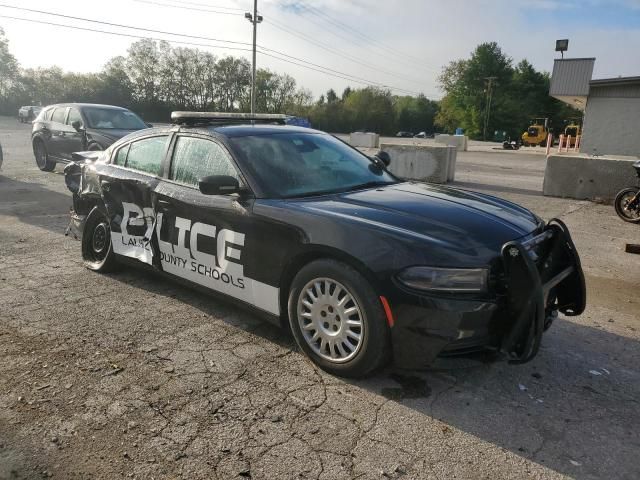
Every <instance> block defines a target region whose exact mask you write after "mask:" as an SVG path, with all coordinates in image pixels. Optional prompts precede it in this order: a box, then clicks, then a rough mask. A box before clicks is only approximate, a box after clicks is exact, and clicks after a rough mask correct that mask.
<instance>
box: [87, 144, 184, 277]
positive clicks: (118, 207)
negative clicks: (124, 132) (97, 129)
mask: <svg viewBox="0 0 640 480" xmlns="http://www.w3.org/2000/svg"><path fill="white" fill-rule="evenodd" d="M170 139H171V135H170V134H156V135H152V136H148V137H144V138H140V139H136V140H133V141H131V142H129V143H127V144H124V145H123V146H121V147H119V148H118V149H117V150H115V151H114V152H113V154H112V157H111V164H110V165H108V166H107V167H105V168H104V169H103V171H102V172H101V174H100V183H101V189H102V197H103V199H104V202H105V205H106V208H107V212H108V215H109V219H110V222H111V242H112V245H113V251H114V252H115V253H116V254H118V255H123V256H125V257H130V258H135V259H137V260H139V261H141V262H143V263H146V264H149V265H154V264H157V263H154V260H155V259H156V258H157V252H155V251H154V248H153V243H152V242H151V239H152V236H153V232H154V228H155V211H154V198H153V196H154V191H155V189H156V187H157V186H158V184H159V183H160V181H161V177H162V174H163V164H164V159H165V156H166V153H167V148H168V145H169V143H170ZM158 261H159V260H158Z"/></svg>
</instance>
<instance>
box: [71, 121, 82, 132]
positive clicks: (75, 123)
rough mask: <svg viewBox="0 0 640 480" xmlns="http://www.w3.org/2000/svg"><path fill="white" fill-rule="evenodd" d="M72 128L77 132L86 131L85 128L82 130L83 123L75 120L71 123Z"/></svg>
mask: <svg viewBox="0 0 640 480" xmlns="http://www.w3.org/2000/svg"><path fill="white" fill-rule="evenodd" d="M71 126H72V127H73V128H74V130H75V131H76V132H81V131H82V130H84V128H82V122H81V121H80V120H74V121H73V122H71Z"/></svg>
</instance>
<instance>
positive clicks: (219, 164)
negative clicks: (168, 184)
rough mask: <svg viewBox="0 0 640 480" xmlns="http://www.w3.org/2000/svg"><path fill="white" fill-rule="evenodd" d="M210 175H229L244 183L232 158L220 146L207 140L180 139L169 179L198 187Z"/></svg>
mask: <svg viewBox="0 0 640 480" xmlns="http://www.w3.org/2000/svg"><path fill="white" fill-rule="evenodd" d="M209 175H228V176H231V177H234V178H236V179H238V182H240V183H242V181H241V180H240V176H239V175H238V172H237V171H236V169H235V166H234V165H233V161H232V160H231V157H230V156H229V154H228V153H227V151H226V150H225V149H223V148H222V147H221V146H220V145H218V144H217V143H215V142H213V141H211V140H207V139H205V138H198V137H178V140H177V141H176V147H175V149H174V151H173V159H172V160H171V171H170V173H169V178H170V179H171V180H175V181H176V182H179V183H184V184H186V185H193V186H198V180H200V179H201V178H202V177H207V176H209Z"/></svg>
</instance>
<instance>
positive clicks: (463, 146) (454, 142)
mask: <svg viewBox="0 0 640 480" xmlns="http://www.w3.org/2000/svg"><path fill="white" fill-rule="evenodd" d="M435 140H436V143H437V144H440V145H449V146H452V147H456V149H457V150H458V151H459V152H466V151H467V147H468V143H469V137H467V136H466V135H447V134H446V133H443V134H440V135H436V138H435Z"/></svg>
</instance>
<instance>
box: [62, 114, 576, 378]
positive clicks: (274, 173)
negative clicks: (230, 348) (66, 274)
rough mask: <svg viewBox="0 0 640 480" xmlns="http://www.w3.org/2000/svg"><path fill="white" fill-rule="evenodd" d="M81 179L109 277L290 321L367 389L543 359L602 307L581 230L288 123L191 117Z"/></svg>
mask: <svg viewBox="0 0 640 480" xmlns="http://www.w3.org/2000/svg"><path fill="white" fill-rule="evenodd" d="M172 118H173V121H174V125H172V126H168V127H165V128H154V129H149V130H144V131H141V132H137V133H134V134H131V135H129V136H127V137H125V138H123V139H122V140H120V141H118V142H116V143H115V144H114V145H112V146H111V147H110V148H109V149H107V150H106V151H105V152H93V153H92V152H89V153H87V154H77V155H76V160H77V162H76V163H72V164H71V165H69V166H67V168H66V169H65V173H66V181H67V185H68V186H69V189H70V190H71V191H72V192H73V194H74V195H73V206H74V212H73V213H72V218H71V223H70V230H71V231H72V232H74V233H75V234H76V235H77V236H79V237H81V238H82V257H83V259H84V263H85V265H86V266H87V267H88V268H89V269H92V270H98V271H108V270H111V269H113V268H114V267H116V265H117V264H118V263H122V262H124V261H133V262H136V263H141V264H147V265H148V266H149V268H152V269H154V270H157V271H159V272H164V273H165V274H167V275H169V276H173V277H175V278H178V279H182V280H185V281H188V282H191V283H193V284H196V285H200V286H203V287H206V288H208V289H211V290H212V291H213V292H218V293H221V294H224V295H226V296H228V297H230V298H233V299H237V300H239V301H241V302H244V303H245V304H248V305H250V306H252V307H254V308H255V309H257V310H259V311H261V312H263V313H265V314H266V316H267V317H268V318H269V319H271V320H272V321H273V322H275V323H278V324H279V323H280V322H286V321H287V319H288V323H289V325H290V326H291V330H292V331H293V334H294V335H295V338H296V340H297V342H298V344H299V345H300V347H301V349H302V350H304V352H305V353H306V354H307V355H308V356H309V357H310V358H311V359H312V360H313V361H314V362H315V363H317V364H318V365H319V366H320V367H322V368H323V369H325V370H327V371H330V372H333V373H335V374H338V375H344V376H356V377H357V376H362V375H365V374H367V373H369V372H371V371H373V370H374V369H376V368H377V367H379V366H381V365H383V364H384V363H385V362H387V361H388V360H389V359H390V358H391V357H393V359H394V361H395V362H396V363H397V364H399V365H400V366H403V367H411V368H418V367H424V366H427V365H429V363H431V362H432V361H433V360H434V359H435V357H436V356H437V355H446V354H455V353H466V352H471V351H475V350H481V349H491V350H493V351H502V352H505V354H506V355H508V356H509V358H511V360H512V361H514V362H524V361H527V360H529V359H531V358H532V357H533V356H534V355H535V354H536V352H537V350H538V347H539V345H540V340H541V336H542V332H543V330H545V329H546V328H548V327H549V325H550V323H551V321H552V320H553V318H554V317H555V316H556V315H557V312H558V311H560V312H562V313H564V314H565V315H579V314H580V313H582V311H583V310H584V307H585V288H584V277H583V274H582V269H581V267H580V261H579V258H578V254H577V252H576V250H575V247H574V245H573V243H572V241H571V237H570V236H569V232H568V231H567V229H566V227H565V226H564V224H563V223H562V222H560V221H558V220H552V221H551V222H549V223H548V224H545V223H544V222H543V221H542V220H541V219H540V218H538V217H536V216H535V215H534V214H533V213H531V212H530V211H528V210H526V209H524V208H522V207H519V206H517V205H514V204H512V203H509V202H507V201H504V200H500V199H498V198H494V197H490V196H487V195H483V194H479V193H473V192H469V191H464V190H459V189H454V188H447V187H444V186H438V185H428V184H423V183H414V182H405V181H402V180H400V179H398V178H396V177H394V176H393V175H392V174H391V173H389V172H388V171H387V169H386V164H387V163H388V157H386V156H385V155H380V156H379V157H374V158H369V157H367V156H365V155H363V154H362V153H360V152H359V151H358V150H356V149H354V148H352V147H350V146H349V145H347V144H345V143H343V142H341V141H340V140H338V139H336V138H334V137H333V136H330V135H328V134H325V133H322V132H319V131H315V130H311V129H306V128H299V127H290V126H284V125H278V124H279V123H284V117H283V116H269V115H266V116H265V115H262V116H261V115H257V116H253V117H251V116H247V115H243V114H235V115H233V114H207V113H189V112H174V114H173V116H172Z"/></svg>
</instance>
